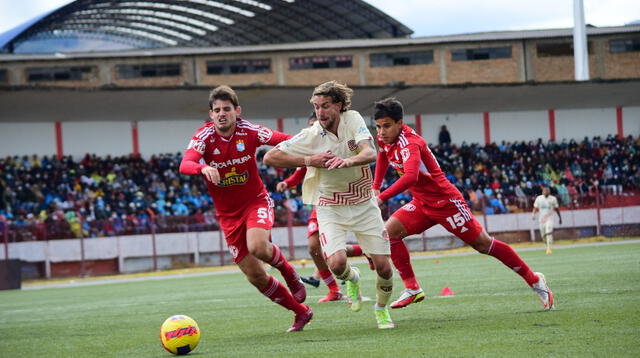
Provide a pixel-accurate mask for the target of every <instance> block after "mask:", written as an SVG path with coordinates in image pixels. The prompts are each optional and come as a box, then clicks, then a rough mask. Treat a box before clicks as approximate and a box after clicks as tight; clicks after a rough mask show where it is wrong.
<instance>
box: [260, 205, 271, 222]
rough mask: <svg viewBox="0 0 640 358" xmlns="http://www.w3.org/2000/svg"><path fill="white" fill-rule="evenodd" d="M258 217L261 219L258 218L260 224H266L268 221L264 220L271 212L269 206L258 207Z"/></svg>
mask: <svg viewBox="0 0 640 358" xmlns="http://www.w3.org/2000/svg"><path fill="white" fill-rule="evenodd" d="M258 217H259V218H260V220H258V222H259V223H260V224H265V223H266V222H265V221H264V219H266V218H268V217H269V214H268V213H267V208H259V209H258Z"/></svg>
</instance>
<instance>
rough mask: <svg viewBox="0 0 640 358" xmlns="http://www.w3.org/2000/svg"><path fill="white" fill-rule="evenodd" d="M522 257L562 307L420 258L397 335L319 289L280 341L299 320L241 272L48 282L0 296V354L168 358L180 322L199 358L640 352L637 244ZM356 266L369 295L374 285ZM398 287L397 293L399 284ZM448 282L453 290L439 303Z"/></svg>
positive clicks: (475, 264)
mask: <svg viewBox="0 0 640 358" xmlns="http://www.w3.org/2000/svg"><path fill="white" fill-rule="evenodd" d="M520 254H521V256H522V257H523V258H524V259H525V261H527V263H528V264H529V265H530V266H531V267H532V269H533V270H535V271H541V272H543V273H544V274H545V275H546V276H547V280H548V282H549V285H550V287H551V289H552V290H553V292H554V296H555V300H556V304H557V308H556V309H555V310H553V311H551V312H544V311H542V306H541V304H540V303H539V301H538V300H537V298H536V297H535V296H534V294H533V292H532V291H531V289H530V288H529V287H528V286H527V285H526V284H525V283H524V281H523V280H522V279H521V278H520V277H519V276H517V275H515V274H513V273H512V272H510V271H509V270H508V269H507V268H505V267H504V266H503V265H502V264H501V263H500V262H498V261H497V260H495V259H494V258H492V257H488V256H484V255H480V254H473V255H466V256H445V257H438V258H434V257H426V258H425V257H421V258H419V259H414V268H415V270H416V273H417V276H418V278H419V280H420V282H421V284H422V285H423V288H425V290H426V292H427V299H426V300H425V301H423V302H422V303H419V304H414V305H411V306H409V307H406V308H404V309H400V310H392V312H391V315H392V318H393V320H394V321H395V323H396V328H395V329H392V330H379V329H377V328H376V325H375V318H374V316H373V302H365V304H364V307H363V309H362V311H360V312H358V313H354V312H351V311H350V310H349V308H348V307H347V305H346V304H345V303H338V302H331V303H323V304H318V303H316V302H317V300H318V299H319V298H320V297H321V296H322V295H324V294H325V292H326V289H325V288H324V287H322V286H321V287H320V288H319V289H315V288H309V289H308V294H309V297H308V299H307V303H309V304H310V305H311V307H312V308H313V310H314V312H315V316H314V320H313V322H312V323H311V324H310V325H309V326H307V328H306V329H305V330H304V331H303V332H298V333H291V334H286V333H284V331H285V330H286V329H287V328H288V327H289V326H290V325H291V322H292V321H293V315H292V314H291V313H290V312H288V311H286V310H284V309H283V308H281V307H279V306H277V305H275V304H274V303H272V302H271V301H269V300H267V299H266V298H265V297H264V296H262V295H261V294H259V293H258V292H257V291H256V290H255V289H254V288H253V287H252V286H251V285H250V284H249V283H248V282H247V281H246V280H245V279H244V278H243V277H242V276H241V274H239V273H232V274H217V275H208V276H198V277H193V276H191V277H181V278H169V279H159V280H146V281H140V282H118V283H110V284H98V285H91V286H75V287H62V288H51V287H50V288H43V289H36V290H16V291H2V292H0V336H1V337H2V339H0V356H2V357H169V356H171V355H170V354H169V353H167V352H165V351H164V350H163V349H162V347H161V345H160V341H159V338H158V337H159V327H160V325H161V324H162V322H163V321H164V320H165V319H166V318H167V317H169V316H171V315H174V314H179V313H180V314H186V315H189V316H191V317H192V318H194V319H195V320H196V321H197V322H198V324H199V326H200V329H201V332H202V336H201V340H200V345H199V346H198V348H196V350H195V351H194V352H192V353H191V354H190V356H194V357H368V358H371V357H432V356H433V357H497V356H501V357H518V358H520V357H623V356H629V357H633V356H635V357H638V356H640V348H639V347H640V346H639V345H638V342H639V337H640V244H638V243H622V244H616V245H603V246H588V247H586V246H585V247H574V248H561V247H560V248H558V249H556V250H555V251H554V253H553V254H552V255H545V254H544V250H543V249H540V250H534V251H524V252H521V253H520ZM359 267H360V269H361V271H362V272H363V274H364V277H363V282H362V285H363V286H362V287H363V294H364V295H365V296H369V297H372V296H374V294H375V291H374V287H373V285H374V278H375V276H374V274H373V273H372V272H371V271H369V270H368V267H367V266H366V264H359ZM274 272H275V271H271V273H274ZM310 273H311V269H310V268H306V269H304V270H301V274H305V275H308V274H310ZM276 277H278V278H279V279H280V276H279V274H278V275H276ZM395 284H396V286H395V290H394V294H393V298H396V297H397V296H398V294H399V292H400V290H401V288H402V287H401V282H400V280H399V278H398V277H397V275H396V280H395ZM444 286H449V287H450V288H451V290H453V291H454V292H455V295H454V296H449V297H440V296H439V293H440V291H441V290H442V288H443V287H444Z"/></svg>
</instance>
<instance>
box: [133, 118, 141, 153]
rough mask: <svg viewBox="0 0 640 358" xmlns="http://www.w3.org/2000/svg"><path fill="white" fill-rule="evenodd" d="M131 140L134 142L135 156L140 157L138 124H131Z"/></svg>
mask: <svg viewBox="0 0 640 358" xmlns="http://www.w3.org/2000/svg"><path fill="white" fill-rule="evenodd" d="M131 140H132V141H133V155H136V156H137V155H140V142H139V139H138V122H137V121H133V122H131Z"/></svg>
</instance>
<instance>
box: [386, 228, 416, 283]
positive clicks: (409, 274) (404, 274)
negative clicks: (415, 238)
mask: <svg viewBox="0 0 640 358" xmlns="http://www.w3.org/2000/svg"><path fill="white" fill-rule="evenodd" d="M391 261H393V266H395V267H396V270H398V273H400V277H401V278H402V282H404V287H406V288H409V289H412V290H417V289H419V288H420V284H418V280H416V275H415V274H414V273H413V267H411V256H410V255H409V249H407V246H406V245H405V244H404V241H402V239H398V238H392V239H391Z"/></svg>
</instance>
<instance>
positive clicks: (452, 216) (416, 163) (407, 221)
mask: <svg viewBox="0 0 640 358" xmlns="http://www.w3.org/2000/svg"><path fill="white" fill-rule="evenodd" d="M403 115H404V113H403V108H402V104H401V103H400V102H399V101H398V100H397V99H395V98H387V99H384V100H382V101H379V102H376V103H375V109H374V119H375V121H376V129H377V132H378V136H377V139H378V145H379V146H380V151H379V153H378V159H377V162H376V173H375V179H374V182H373V189H374V190H375V191H376V193H377V194H378V204H381V203H383V202H385V201H387V200H388V199H389V198H391V197H393V196H395V195H397V194H399V193H401V192H403V191H405V190H407V189H409V191H410V192H411V194H412V195H413V200H411V202H410V203H408V204H406V205H404V206H403V207H402V208H400V209H398V210H397V211H396V212H395V213H393V214H392V216H391V217H390V218H389V220H387V222H386V224H385V226H386V229H387V231H388V232H389V237H390V240H391V259H392V261H393V264H394V266H395V267H396V269H397V270H398V272H399V273H400V277H401V278H402V281H403V282H404V285H405V290H404V291H403V292H402V294H401V295H400V297H399V298H398V299H397V300H396V301H395V302H393V303H392V304H391V308H402V307H406V306H407V305H409V304H411V303H417V302H420V301H422V300H423V299H424V292H423V291H422V288H420V285H419V284H418V281H417V279H416V277H415V274H414V273H413V268H412V267H411V261H410V260H411V259H410V255H409V250H408V249H407V247H406V246H405V244H404V242H403V241H402V239H403V238H404V237H406V236H409V235H414V234H419V233H421V232H423V231H425V230H427V229H428V228H430V227H432V226H434V225H436V224H440V225H442V226H443V227H444V228H445V229H447V230H448V231H449V232H451V233H452V234H454V235H456V236H457V237H459V238H460V239H462V240H463V241H464V242H466V243H467V244H469V245H471V247H473V248H474V249H476V250H477V251H478V252H480V253H483V254H488V255H491V256H493V257H495V258H497V259H498V260H500V261H501V262H502V263H503V264H504V265H505V266H507V267H509V268H510V269H512V270H513V271H514V272H515V273H517V274H518V275H520V276H522V278H523V279H524V280H525V281H526V282H527V284H529V286H531V288H532V289H533V291H534V292H535V293H536V294H537V295H538V297H539V298H540V301H541V302H542V305H543V306H544V309H546V310H549V309H551V308H552V307H553V294H552V293H551V290H549V287H548V286H547V284H546V281H545V277H544V275H543V274H541V273H538V272H533V271H532V270H531V269H529V266H527V264H526V263H525V262H524V261H523V260H522V259H521V258H520V256H518V254H517V253H516V252H515V251H514V250H513V249H512V248H511V247H510V246H509V245H507V244H505V243H504V242H502V241H499V240H496V239H495V238H492V237H491V236H489V234H488V233H487V232H486V231H485V230H484V229H483V228H482V226H480V223H479V222H478V221H477V220H476V218H475V217H474V216H473V215H472V214H471V211H470V210H469V208H468V207H467V204H466V202H465V200H464V198H463V197H462V195H461V194H460V192H459V191H458V189H456V187H455V186H453V185H452V184H451V183H450V182H449V181H448V180H447V178H446V177H445V175H444V173H443V172H442V170H441V169H440V165H439V164H438V162H437V160H436V158H435V156H434V155H433V153H432V152H431V150H430V149H429V147H428V146H427V144H426V143H425V141H424V139H422V137H420V136H419V135H418V134H416V133H415V132H414V131H413V130H412V129H411V128H410V127H409V126H407V125H405V124H403V121H402V118H403ZM389 165H391V166H392V167H393V168H394V169H395V170H396V171H397V172H398V174H399V175H400V178H399V179H398V180H396V181H395V182H394V183H393V184H392V185H391V186H390V187H388V188H387V189H386V190H385V191H383V192H382V193H380V187H381V185H382V180H383V179H384V176H385V173H386V172H387V168H388V167H389Z"/></svg>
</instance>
